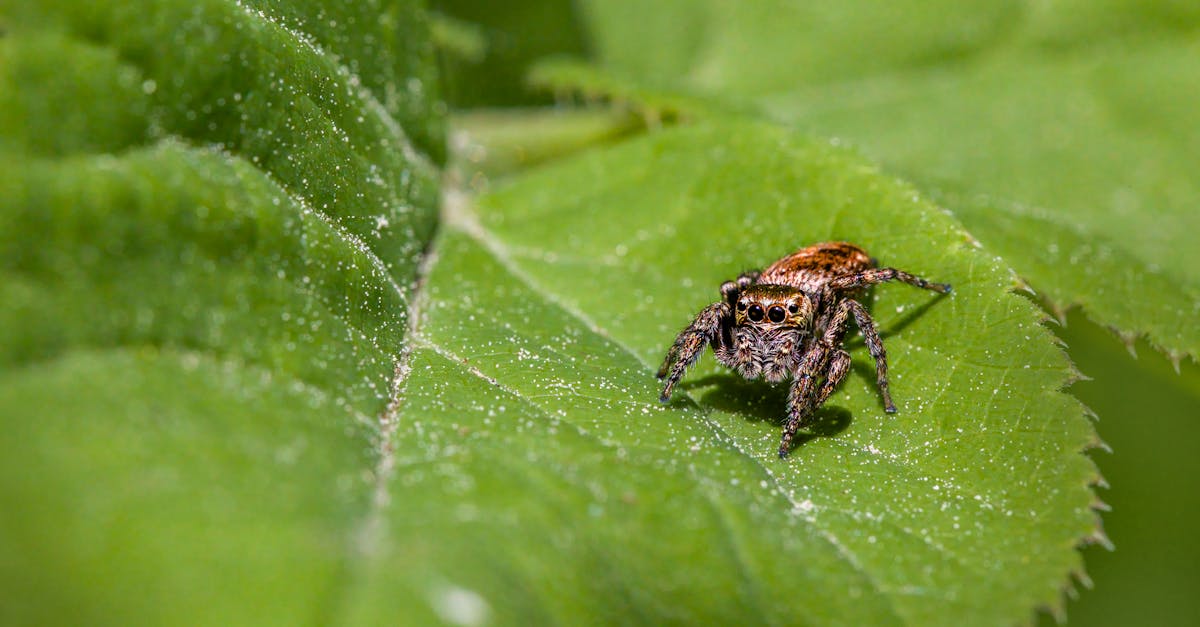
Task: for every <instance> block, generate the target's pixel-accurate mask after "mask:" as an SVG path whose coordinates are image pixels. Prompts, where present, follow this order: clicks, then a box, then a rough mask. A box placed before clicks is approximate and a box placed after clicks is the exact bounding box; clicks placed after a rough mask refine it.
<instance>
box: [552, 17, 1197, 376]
mask: <svg viewBox="0 0 1200 627" xmlns="http://www.w3.org/2000/svg"><path fill="white" fill-rule="evenodd" d="M585 6H586V7H587V10H586V11H585V14H586V15H587V16H588V18H589V19H588V20H587V24H588V26H589V28H590V32H591V33H592V35H593V38H594V39H595V41H596V42H597V53H596V59H597V60H598V63H599V64H600V66H601V70H600V71H599V72H597V71H596V70H595V69H592V70H587V69H585V68H580V67H578V66H575V67H571V66H563V65H562V64H561V63H560V62H556V63H554V64H552V65H548V66H546V67H544V68H542V70H541V72H540V74H539V77H540V79H541V80H542V81H543V82H546V83H549V84H552V85H554V86H555V87H557V88H559V89H561V88H563V87H565V86H567V85H569V84H571V83H572V82H574V83H575V85H576V86H577V87H578V88H579V89H581V90H583V91H585V92H596V91H600V92H602V93H610V94H614V95H615V96H616V97H617V98H619V99H622V100H635V101H636V100H642V101H644V102H646V103H648V105H649V106H651V107H662V106H667V107H668V108H670V107H677V108H683V109H684V112H685V113H691V114H693V115H695V114H698V113H699V114H703V113H704V112H705V111H706V110H712V109H726V110H728V109H734V110H738V111H752V112H754V113H753V115H757V116H760V117H765V118H769V119H773V120H777V121H783V122H786V123H788V124H793V125H795V126H797V127H799V128H802V129H805V130H807V131H809V132H813V133H817V134H820V135H825V136H833V137H838V138H840V139H842V140H843V141H849V142H852V143H853V144H855V145H857V146H860V147H861V148H862V149H864V150H865V151H866V152H867V153H868V155H869V156H871V157H872V158H874V159H877V160H879V161H880V162H882V163H883V164H884V165H885V166H886V167H887V168H888V169H889V170H890V171H893V172H897V173H900V174H902V175H904V176H905V177H907V178H908V179H909V180H913V181H916V182H918V183H919V184H921V186H922V188H923V189H924V190H926V191H927V193H929V194H930V195H932V196H933V197H935V198H936V199H937V200H939V201H940V202H944V203H946V204H947V206H949V208H950V209H951V210H953V211H954V212H955V214H956V215H957V216H959V217H960V218H961V219H962V220H963V222H964V224H965V225H966V226H967V228H968V229H969V230H970V231H971V232H972V233H973V234H974V235H976V236H977V237H979V239H980V240H981V241H982V242H983V244H984V245H986V246H987V247H989V248H990V249H993V250H995V251H996V252H997V253H999V254H1001V255H1002V256H1004V257H1005V259H1006V260H1007V261H1008V262H1009V263H1010V264H1012V266H1013V267H1014V268H1015V270H1016V271H1017V272H1018V273H1019V274H1021V275H1022V276H1023V277H1025V278H1026V279H1027V280H1028V282H1029V283H1030V284H1031V285H1032V286H1033V287H1034V288H1035V289H1036V290H1038V292H1039V293H1041V294H1042V295H1044V296H1045V298H1046V299H1047V300H1048V301H1049V302H1050V304H1051V305H1052V306H1053V307H1054V308H1056V309H1058V310H1065V309H1066V308H1068V307H1070V306H1072V305H1075V304H1081V305H1083V307H1084V310H1085V312H1086V313H1087V314H1088V316H1089V317H1091V318H1092V319H1093V320H1096V321H1098V322H1100V323H1102V324H1104V325H1107V326H1110V327H1113V328H1115V329H1117V330H1118V331H1120V332H1121V333H1122V334H1123V335H1125V336H1126V337H1127V338H1129V337H1134V336H1136V335H1140V334H1145V335H1146V336H1147V337H1148V339H1149V340H1150V341H1151V343H1152V344H1153V345H1155V346H1156V347H1158V348H1159V349H1161V350H1163V351H1164V352H1166V353H1168V355H1170V356H1171V357H1172V359H1175V360H1178V359H1179V358H1181V357H1182V356H1184V355H1190V356H1192V357H1193V358H1195V357H1197V356H1200V330H1198V329H1197V327H1196V325H1194V324H1191V321H1192V320H1194V319H1195V316H1196V315H1197V313H1200V252H1197V250H1196V248H1195V247H1194V246H1191V243H1190V239H1189V238H1190V236H1191V234H1192V233H1195V232H1197V231H1198V230H1200V213H1198V212H1196V211H1195V210H1194V207H1195V205H1196V203H1197V199H1200V188H1198V187H1197V185H1196V183H1195V177H1194V176H1192V174H1191V162H1192V161H1193V160H1194V159H1193V158H1192V155H1193V153H1194V147H1195V144H1196V142H1197V140H1198V138H1200V135H1198V134H1197V133H1200V131H1198V130H1197V129H1200V117H1198V114H1197V109H1196V107H1194V106H1193V103H1195V102H1196V101H1197V99H1198V98H1200V81H1198V80H1197V75H1196V73H1195V71H1194V68H1195V67H1196V64H1197V63H1198V62H1200V40H1197V38H1196V37H1195V35H1194V26H1195V25H1197V24H1200V12H1197V10H1196V8H1195V7H1191V6H1183V5H1180V4H1178V3H1172V2H1129V1H1125V0H1112V1H1109V2H1100V3H1093V2H1089V3H1079V2H1060V3H1052V4H1051V5H1047V6H1046V7H1040V8H1039V9H1038V10H1037V11H1031V10H1029V9H1028V8H1022V7H1020V6H1018V5H1013V4H1012V3H999V2H996V3H985V4H984V5H979V4H977V3H976V4H971V5H964V4H962V3H935V4H932V5H931V4H930V3H875V2H865V1H864V2H851V3H838V4H836V5H835V4H830V5H812V6H810V5H807V4H806V5H794V4H791V3H788V4H786V5H785V4H784V3H750V4H746V3H743V4H737V5H731V4H728V3H719V2H668V3H656V4H655V6H654V7H653V8H651V9H647V8H646V7H644V6H642V5H641V4H640V3H632V2H589V3H586V5H585ZM635 15H636V17H635ZM680 24H687V25H688V26H687V27H686V28H679V27H678V26H679V25H680ZM642 41H655V42H656V46H655V52H654V54H642V48H641V47H640V46H636V45H634V42H642ZM704 101H707V102H706V103H705V104H701V105H698V106H691V107H689V103H696V102H704ZM664 103H665V104H664ZM1080 241H1086V242H1087V243H1086V244H1081V243H1079V242H1080ZM1056 250H1057V252H1055V251H1056ZM1031 251H1032V254H1031ZM1064 259H1065V260H1071V262H1070V263H1062V262H1061V260H1064ZM1164 287H1166V288H1167V289H1163V288H1164Z"/></svg>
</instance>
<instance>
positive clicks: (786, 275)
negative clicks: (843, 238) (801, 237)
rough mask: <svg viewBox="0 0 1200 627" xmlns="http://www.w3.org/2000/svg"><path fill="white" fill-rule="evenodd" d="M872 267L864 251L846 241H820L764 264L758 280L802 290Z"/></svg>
mask: <svg viewBox="0 0 1200 627" xmlns="http://www.w3.org/2000/svg"><path fill="white" fill-rule="evenodd" d="M874 267H875V260H873V259H871V256H870V255H868V254H867V251H865V250H863V249H862V248H859V247H858V246H855V245H854V244H851V243H849V242H822V243H820V244H813V245H812V246H807V247H805V248H801V249H800V250H797V251H796V252H794V253H792V254H790V255H788V256H787V257H784V258H782V259H780V260H778V261H776V262H775V263H773V264H771V265H769V266H767V268H766V269H765V270H763V272H762V276H760V277H759V279H758V282H759V283H768V284H772V285H789V286H791V287H795V288H797V289H801V290H804V291H805V292H808V293H812V292H816V291H818V290H820V288H821V286H823V285H824V284H825V283H826V282H828V281H829V279H831V278H833V277H836V276H841V275H845V274H854V273H856V272H862V271H863V270H870V269H871V268H874Z"/></svg>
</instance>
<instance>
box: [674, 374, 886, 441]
mask: <svg viewBox="0 0 1200 627" xmlns="http://www.w3.org/2000/svg"><path fill="white" fill-rule="evenodd" d="M872 376H873V375H872ZM679 387H680V388H682V389H685V390H688V391H693V390H700V389H704V388H708V389H707V390H706V391H704V393H703V395H702V396H700V397H699V400H700V402H701V404H703V405H706V406H708V407H712V408H713V409H718V410H721V411H724V412H728V413H732V414H737V415H739V416H744V417H745V418H746V419H747V420H749V421H751V422H767V423H770V424H772V425H775V426H776V427H780V428H782V427H783V423H784V420H785V419H786V416H787V397H788V386H786V385H779V384H771V383H767V382H765V381H747V380H746V379H743V378H742V377H739V376H737V375H733V374H710V375H707V376H704V377H700V378H698V379H693V380H691V381H685V382H683V383H681V384H680V385H679ZM851 418H852V417H851V415H850V412H849V411H848V410H846V409H843V408H841V407H833V406H829V405H825V406H823V407H821V408H819V409H817V411H816V412H815V413H814V414H813V416H812V418H811V419H810V421H809V423H808V425H806V426H805V427H804V429H803V430H802V431H800V432H799V433H797V434H796V437H795V439H793V440H792V450H795V449H797V448H799V447H801V446H803V445H804V444H805V443H807V442H809V441H810V440H814V439H816V438H828V437H833V436H835V435H837V434H839V433H841V432H843V431H845V430H846V428H847V427H849V426H850V421H851Z"/></svg>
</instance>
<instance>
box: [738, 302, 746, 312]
mask: <svg viewBox="0 0 1200 627" xmlns="http://www.w3.org/2000/svg"><path fill="white" fill-rule="evenodd" d="M738 311H746V303H741V302H739V303H738Z"/></svg>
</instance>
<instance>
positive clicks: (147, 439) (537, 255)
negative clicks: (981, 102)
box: [0, 0, 1102, 624]
mask: <svg viewBox="0 0 1200 627" xmlns="http://www.w3.org/2000/svg"><path fill="white" fill-rule="evenodd" d="M389 6H391V5H389ZM396 7H397V8H396V9H395V12H394V13H388V12H387V11H385V12H384V13H385V15H394V16H396V19H397V20H399V23H398V24H397V25H395V27H396V28H401V29H407V28H409V27H411V28H412V31H411V33H415V35H413V36H414V37H418V38H421V39H422V41H427V39H428V34H427V33H425V29H424V28H423V27H421V26H420V24H422V23H423V19H422V18H421V17H420V15H419V11H418V10H417V9H415V8H411V7H408V6H407V5H396ZM357 10H358V9H356V8H354V7H350V6H349V5H347V6H346V7H342V6H341V5H340V4H338V5H331V6H330V8H329V9H328V11H329V12H322V11H321V10H320V7H318V5H315V4H314V5H308V4H302V5H294V7H282V6H281V7H275V6H274V5H268V4H266V3H262V4H256V5H252V6H249V7H248V6H247V5H246V4H245V3H234V2H224V1H216V0H209V1H207V2H200V3H187V4H184V3H175V2H134V3H122V4H120V5H104V4H90V3H79V4H75V3H70V2H66V1H60V2H53V1H48V2H43V3H36V4H20V5H13V6H9V5H8V4H6V5H4V12H3V13H2V14H0V15H3V16H4V20H5V22H4V25H5V29H6V33H7V34H6V35H5V37H4V38H3V39H2V40H0V50H2V51H3V52H2V53H0V54H2V55H3V56H0V60H2V63H0V77H2V78H0V80H3V82H4V89H2V90H0V94H5V96H4V97H5V98H6V100H5V101H4V103H2V104H3V107H4V108H3V109H0V123H2V125H3V129H4V133H3V134H2V135H0V136H3V137H4V142H5V143H4V144H3V146H2V147H0V188H3V189H4V190H5V193H4V194H3V195H2V196H0V301H2V302H4V303H5V305H4V307H3V308H2V309H0V364H3V368H2V369H0V429H2V430H3V432H4V433H5V434H6V436H7V437H6V438H4V439H2V440H0V510H2V511H4V512H5V515H4V516H2V517H0V590H2V592H0V622H3V623H20V624H24V623H51V624H60V623H66V624H104V623H112V624H144V623H163V622H166V623H171V622H180V621H188V622H196V623H205V624H212V623H217V624H221V623H246V624H261V623H264V622H280V623H287V624H295V623H298V622H315V623H365V624H379V623H385V622H387V623H393V622H401V623H411V624H429V623H432V622H435V621H441V622H448V623H457V624H480V623H483V622H486V621H488V620H494V621H495V622H497V623H546V622H560V623H565V622H578V621H579V620H581V619H585V620H592V621H595V622H645V623H656V624H657V623H665V622H719V623H733V622H742V621H746V620H747V619H749V620H751V621H756V622H766V623H792V622H796V621H804V622H812V623H845V622H850V623H856V622H857V623H868V624H877V623H907V624H927V623H946V624H957V623H962V622H964V621H968V620H969V621H971V622H986V623H996V622H1013V621H1016V620H1020V619H1022V618H1025V617H1027V616H1028V615H1029V612H1030V611H1031V610H1032V608H1034V607H1037V606H1040V605H1048V606H1054V605H1056V604H1057V603H1058V597H1059V590H1060V588H1061V587H1062V586H1064V581H1065V579H1066V577H1067V573H1069V572H1072V571H1077V570H1078V569H1079V568H1080V567H1081V564H1080V557H1079V554H1078V553H1077V552H1076V551H1075V550H1074V547H1075V546H1076V544H1077V543H1079V542H1081V541H1085V540H1087V539H1098V538H1101V537H1102V535H1100V532H1099V530H1098V526H1097V520H1096V517H1095V515H1094V513H1093V512H1092V510H1091V504H1092V499H1093V496H1092V493H1091V491H1090V489H1089V488H1088V485H1089V483H1091V482H1093V481H1095V480H1096V479H1097V477H1096V472H1095V469H1094V467H1093V466H1092V464H1091V462H1090V461H1089V460H1088V459H1087V458H1086V457H1085V456H1083V455H1082V454H1080V451H1081V450H1082V449H1083V448H1084V447H1086V446H1089V445H1092V444H1094V437H1095V436H1094V433H1093V431H1092V428H1091V425H1090V423H1089V422H1088V421H1087V419H1086V418H1085V416H1084V413H1083V408H1082V407H1081V406H1080V405H1079V404H1078V403H1077V402H1075V401H1074V400H1073V399H1072V398H1071V397H1069V396H1067V395H1065V394H1063V393H1062V392H1061V391H1060V388H1061V387H1062V386H1063V385H1064V384H1065V383H1066V382H1068V381H1070V380H1071V379H1072V378H1073V377H1074V372H1073V370H1072V369H1071V367H1070V365H1069V363H1068V362H1067V361H1066V359H1065V357H1064V356H1063V354H1062V353H1061V351H1060V350H1059V349H1058V348H1057V346H1056V345H1055V344H1054V341H1053V338H1052V337H1051V336H1050V335H1049V333H1048V332H1047V331H1046V330H1045V329H1044V328H1043V327H1042V326H1041V325H1040V317H1039V314H1038V312H1037V311H1036V309H1035V308H1034V307H1033V306H1032V305H1031V304H1030V303H1028V302H1027V301H1026V300H1024V299H1022V298H1020V297H1017V296H1015V295H1013V294H1012V293H1010V292H1009V287H1010V281H1009V278H1008V277H1009V269H1008V268H1007V267H1006V266H1004V265H1003V264H1002V263H1000V262H999V261H998V260H996V259H995V258H993V257H992V256H991V255H989V254H986V253H985V252H983V251H981V250H979V249H978V248H977V247H976V246H975V245H974V244H973V242H972V241H971V239H970V238H969V237H968V236H967V235H966V234H965V233H964V232H962V231H961V230H960V229H959V228H958V227H957V225H956V223H955V222H954V221H953V220H952V219H951V218H949V217H948V216H946V215H945V214H944V213H942V212H941V211H940V210H939V209H937V207H935V206H934V205H932V204H931V203H930V202H929V201H927V200H925V199H923V198H922V197H921V196H920V195H919V194H918V193H917V192H916V191H915V190H914V189H912V188H911V187H909V186H907V185H905V184H903V183H900V182H898V181H896V180H894V179H892V178H889V177H887V176H884V175H881V174H880V173H879V172H878V171H876V170H875V169H873V168H871V167H870V166H869V165H867V164H865V163H864V161H863V160H862V159H860V158H859V157H857V156H855V155H853V154H851V153H848V152H847V151H845V150H843V149H839V148H836V147H833V146H830V145H828V144H825V143H821V142H815V141H812V140H809V139H805V138H803V137H800V136H796V135H794V134H792V133H791V132H786V131H783V130H780V129H779V128H775V127H768V126H757V125H750V124H714V125H706V126H701V127H697V128H691V129H682V130H676V131H670V132H666V133H662V134H660V135H655V136H651V137H648V138H644V139H641V140H639V141H636V142H632V143H626V144H622V145H620V146H618V147H616V148H614V149H611V150H606V151H603V152H596V153H593V154H590V155H586V156H584V157H583V158H581V159H577V160H573V161H570V162H567V163H563V164H562V165H560V166H558V167H555V168H553V169H547V170H545V171H541V172H536V173H532V174H530V175H528V176H526V177H523V178H522V179H520V180H518V181H516V182H515V183H514V184H513V185H512V186H510V187H507V188H505V189H503V190H500V191H498V192H497V193H495V194H492V195H490V196H488V197H486V198H483V199H481V200H480V203H479V207H478V209H473V208H471V207H466V206H463V203H462V199H461V197H460V196H458V195H457V194H460V193H461V191H460V190H451V193H450V198H451V201H452V202H451V206H450V207H449V208H448V210H447V215H448V217H449V221H448V223H447V224H446V225H445V226H444V228H443V229H442V231H441V232H440V234H439V235H438V237H437V239H436V240H433V241H432V242H431V237H432V235H431V234H432V231H433V226H434V224H433V222H434V215H433V207H434V204H435V202H436V194H437V184H436V179H435V177H436V176H437V175H438V172H437V169H436V166H435V165H434V164H435V163H436V162H437V158H438V157H437V150H436V148H424V147H423V146H422V143H423V141H424V140H420V139H419V137H420V136H422V134H424V135H425V136H427V137H433V138H436V137H437V133H438V131H437V128H438V124H440V122H439V120H437V119H436V117H433V118H432V119H426V118H425V117H423V116H421V115H417V114H414V115H415V116H416V117H415V118H413V119H415V120H416V122H406V123H399V122H398V120H401V119H403V116H404V113H403V112H405V111H409V112H412V111H414V110H415V109H412V108H411V107H417V109H419V108H420V107H421V106H423V105H422V104H421V103H422V102H424V100H423V99H424V98H426V97H428V92H427V91H423V90H422V91H421V93H420V94H418V93H415V92H414V91H413V90H411V89H410V90H408V91H405V90H397V91H395V92H394V93H395V94H407V95H406V96H404V98H409V99H411V100H404V102H408V104H407V105H402V106H400V105H398V106H396V107H393V106H392V105H391V104H388V103H389V102H391V101H389V100H388V99H387V97H384V96H381V95H380V94H379V93H377V90H379V89H382V90H384V91H385V92H386V91H388V90H389V89H392V88H394V87H395V86H396V84H394V83H393V82H392V81H393V79H394V80H396V81H401V80H403V79H405V78H406V77H404V76H391V75H390V73H391V72H395V71H397V70H395V69H394V68H395V67H409V65H407V64H409V63H412V64H414V67H418V70H414V72H416V74H414V76H423V74H422V72H425V71H428V70H427V68H425V69H420V68H424V66H422V65H421V62H420V61H419V60H413V59H411V58H409V55H416V54H417V53H416V52H412V51H411V50H410V51H408V52H398V53H396V54H397V55H400V56H404V57H405V60H402V61H397V60H396V59H395V58H393V60H391V61H388V60H387V58H386V55H385V58H378V57H376V56H374V55H375V49H374V48H370V46H367V44H366V43H365V42H369V41H377V40H376V39H374V38H375V37H377V36H378V35H379V32H378V31H375V30H373V29H374V22H371V23H364V21H363V20H361V19H359V18H360V17H361V14H359V13H356V11H357ZM352 18H353V19H352ZM314 20H320V21H322V22H323V23H322V24H321V25H313V24H311V22H312V21H314ZM335 21H336V22H337V24H338V26H336V27H335V26H333V23H334V22H335ZM389 28H391V27H389ZM329 29H332V30H329ZM342 29H344V30H342ZM360 29H362V30H360ZM388 32H390V31H388ZM406 32H407V31H406ZM411 33H410V34H411ZM359 39H361V42H359V41H358V40H359ZM356 42H358V43H356ZM360 45H361V46H366V47H359V46H360ZM404 45H405V46H409V45H412V46H414V47H415V48H414V49H418V50H419V49H423V48H422V46H423V44H421V43H420V41H418V42H415V43H414V42H412V41H409V42H406V43H405V44H404ZM405 50H408V49H407V48H405ZM374 63H380V64H382V66H381V67H383V68H384V69H382V70H380V69H379V68H376V67H375V66H373V64H374ZM387 68H392V69H390V70H389V69H387ZM375 72H382V73H380V74H374V73H375ZM372 75H374V76H376V77H384V78H382V79H380V80H382V81H383V82H382V83H379V84H378V85H382V87H379V86H378V85H376V86H372V85H371V84H370V83H371V81H372V80H374V79H372V78H370V76H372ZM389 77H390V78H389ZM404 84H405V85H407V84H408V83H407V81H404ZM16 87H20V89H19V90H17V89H15V88H16ZM10 88H13V89H10ZM42 102H52V103H53V105H52V106H40V105H39V103H42ZM392 104H396V103H395V102H393V103H392ZM436 109H437V107H436V103H435V104H434V105H432V106H431V107H430V109H429V111H436ZM405 124H408V125H409V126H405ZM414 124H415V125H416V126H415V128H413V127H412V126H413V125H414ZM831 238H846V239H852V240H854V241H856V242H858V243H860V244H863V245H864V246H866V247H867V248H868V249H869V250H870V251H871V252H872V253H873V254H874V255H876V256H877V257H879V258H880V259H881V260H884V262H885V263H888V264H892V265H896V266H899V267H903V268H905V269H908V270H912V271H914V272H918V273H921V274H925V275H928V276H929V277H930V278H933V279H937V280H944V281H949V282H952V283H954V285H955V287H956V291H955V293H954V294H953V295H952V296H949V297H942V298H939V297H937V296H935V295H932V294H930V293H927V292H922V291H918V290H913V289H911V288H908V287H906V286H893V285H889V286H885V287H882V288H880V289H879V290H877V293H876V296H877V303H876V304H875V306H874V313H875V316H876V318H877V320H878V321H879V322H880V324H881V327H882V329H884V333H885V341H886V342H887V345H888V348H889V350H890V351H891V364H892V368H893V373H894V375H893V393H894V395H895V397H896V400H897V402H898V404H899V406H900V413H899V414H897V415H895V416H888V415H885V414H884V413H883V411H882V407H881V405H880V401H879V397H878V394H877V392H876V390H875V389H874V384H873V376H872V374H871V368H870V366H869V364H868V362H867V358H866V356H865V355H864V352H865V351H864V349H863V347H862V346H861V344H852V345H851V347H852V351H853V353H854V356H855V360H856V363H857V366H856V371H855V374H853V375H852V376H851V377H850V378H849V380H848V381H847V383H846V384H845V385H844V387H843V389H842V390H841V391H840V392H839V393H838V394H837V395H835V397H834V398H833V399H831V401H830V403H829V404H828V405H827V407H826V408H825V409H823V410H822V412H821V413H820V421H819V424H818V425H817V427H816V428H815V429H814V433H812V434H809V436H806V438H805V442H804V443H803V445H802V446H800V447H799V448H798V449H797V450H796V451H795V452H794V453H793V456H792V457H791V458H789V459H788V460H782V461H781V460H779V459H777V458H775V456H774V455H773V451H774V450H775V446H776V443H777V442H778V437H779V428H778V425H777V424H776V421H777V420H778V417H779V416H780V414H781V413H782V406H783V395H784V392H783V391H782V390H780V389H776V388H772V387H769V386H765V385H760V384H754V383H747V382H743V381H739V380H737V379H736V378H735V377H732V376H730V375H728V374H727V373H722V372H721V371H720V370H719V369H716V368H714V367H713V365H712V364H711V362H707V363H706V365H705V366H703V368H704V369H702V370H700V371H698V372H696V373H694V374H693V375H692V376H691V377H690V378H689V379H688V381H687V383H686V386H685V388H684V390H683V391H684V392H686V394H684V395H681V398H680V400H678V401H677V402H676V403H674V404H672V405H671V406H668V407H664V406H661V405H659V404H658V403H657V392H658V390H657V383H656V382H655V381H654V379H653V376H652V372H653V368H652V366H653V364H654V363H655V362H657V360H658V358H659V357H660V356H661V354H662V351H663V350H664V349H665V347H666V346H667V345H668V344H669V342H670V341H671V339H672V338H673V336H674V333H675V332H677V331H678V329H679V328H680V327H681V326H683V325H684V324H686V323H687V322H688V320H689V319H690V316H692V315H694V313H695V311H696V310H698V309H699V308H700V307H701V306H703V305H704V304H706V303H707V302H709V301H711V300H712V299H713V298H715V295H716V290H715V287H716V286H717V285H718V284H719V282H720V281H721V280H723V279H725V278H728V277H729V276H731V275H732V274H734V273H736V272H738V271H739V270H742V269H745V268H748V267H753V266H760V265H762V264H764V263H766V262H768V261H770V260H771V259H772V258H774V257H776V256H778V255H781V254H783V253H786V252H788V251H790V250H792V249H794V248H795V247H797V246H799V245H802V244H805V243H808V242H811V241H816V240H821V239H831ZM410 284H411V285H415V286H416V288H414V289H410V288H409V286H410ZM414 292H415V296H414V295H413V293H414Z"/></svg>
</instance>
